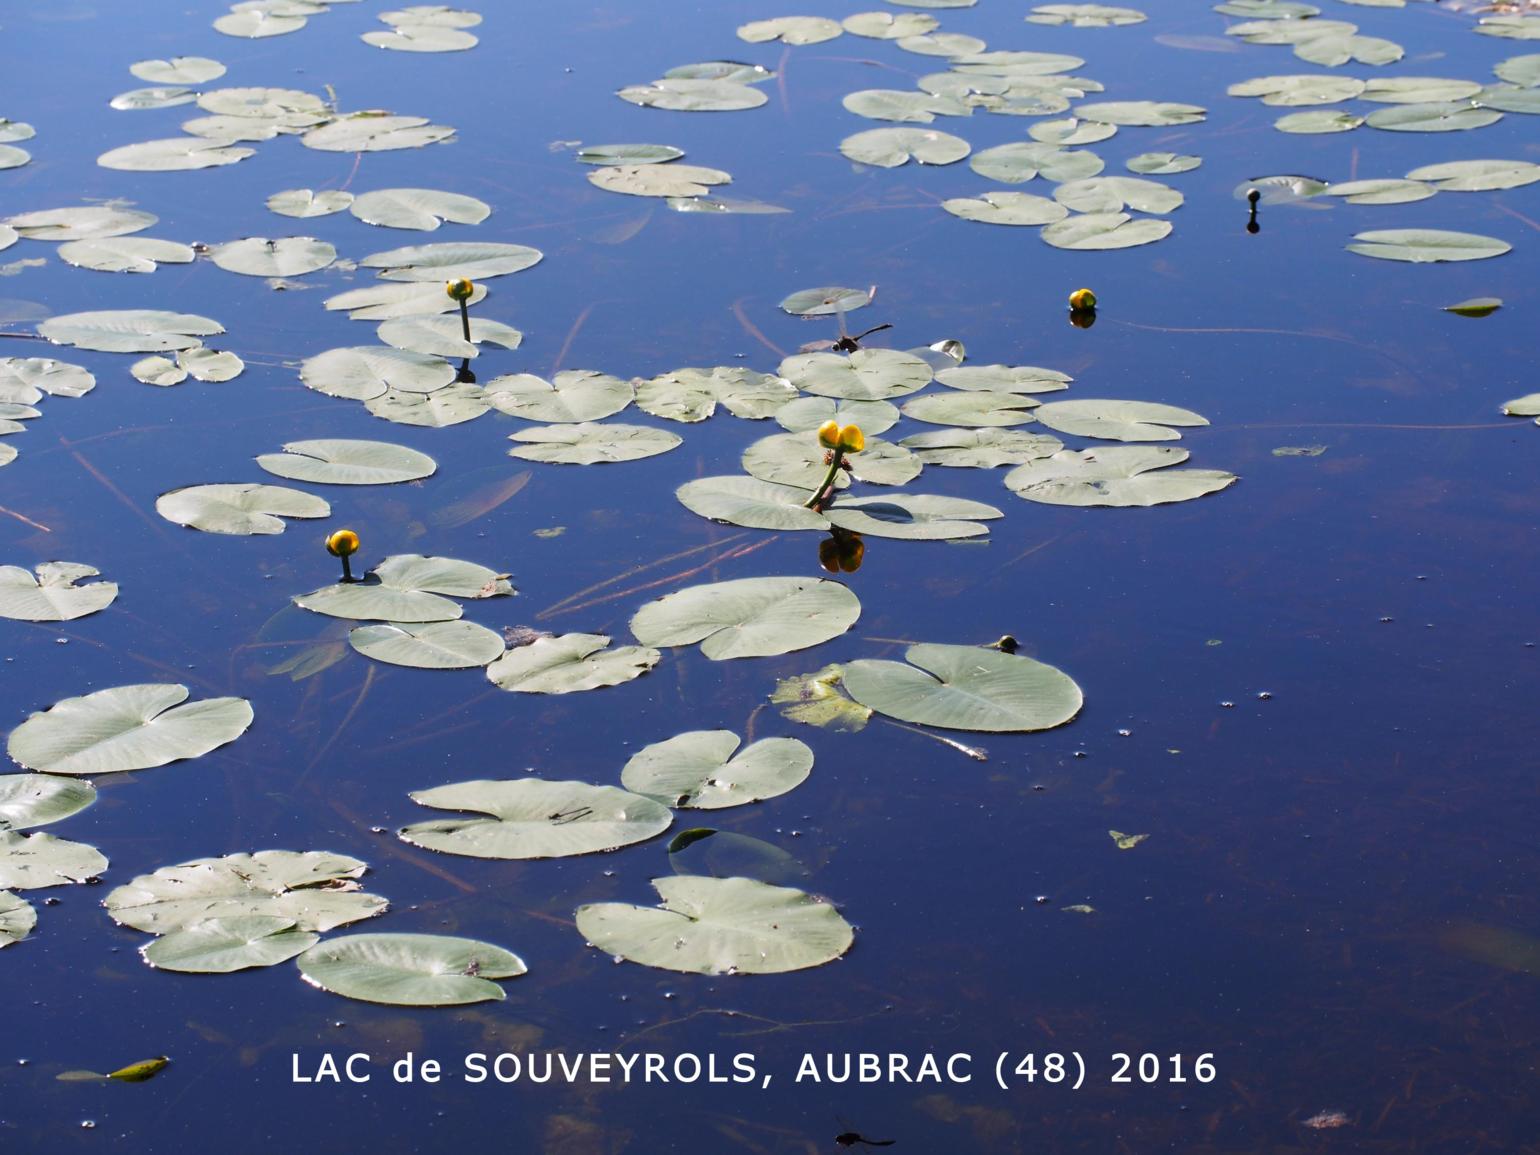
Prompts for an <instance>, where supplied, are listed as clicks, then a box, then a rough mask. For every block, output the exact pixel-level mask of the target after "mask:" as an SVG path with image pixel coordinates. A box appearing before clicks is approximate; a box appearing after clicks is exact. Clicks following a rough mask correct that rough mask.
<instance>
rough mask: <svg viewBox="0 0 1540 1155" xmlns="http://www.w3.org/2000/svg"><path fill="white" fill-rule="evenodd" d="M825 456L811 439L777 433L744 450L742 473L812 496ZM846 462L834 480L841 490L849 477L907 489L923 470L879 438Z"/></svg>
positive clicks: (910, 456) (825, 472)
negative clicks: (787, 486) (846, 469)
mask: <svg viewBox="0 0 1540 1155" xmlns="http://www.w3.org/2000/svg"><path fill="white" fill-rule="evenodd" d="M863 428H864V427H863ZM825 456H826V451H825V449H824V448H823V446H821V445H820V444H819V443H818V440H817V438H815V437H810V436H809V435H808V434H806V433H777V434H772V435H771V436H769V437H762V438H760V439H759V440H758V441H756V442H754V444H752V445H750V446H749V447H748V448H747V449H745V450H744V451H743V457H742V463H743V469H744V472H746V473H747V474H749V476H751V477H757V478H759V479H760V480H761V481H773V482H776V483H778V484H780V485H791V486H795V487H797V488H799V489H805V490H807V491H808V492H812V491H813V490H814V489H816V488H817V487H818V486H819V485H820V484H821V483H822V482H823V479H824V478H825V477H826V476H827V475H828V472H829V467H828V462H827V461H826V460H825ZM846 460H847V461H848V463H849V465H850V467H851V468H850V470H849V472H848V474H847V473H846V472H845V471H844V470H841V471H840V473H838V474H836V476H835V479H834V483H835V485H836V486H837V487H839V488H841V489H843V488H845V487H846V486H848V485H849V484H850V482H849V478H852V477H853V478H854V479H855V480H857V481H864V482H867V483H869V484H872V485H907V484H909V482H911V481H913V480H914V479H915V478H916V477H918V476H919V475H920V471H921V470H922V469H923V468H924V463H923V462H921V461H920V460H919V459H918V458H916V457H915V456H914V454H912V453H910V452H909V451H908V450H907V449H903V448H901V447H900V446H897V445H894V444H893V443H892V442H891V441H883V440H882V439H881V438H879V437H868V438H867V439H866V448H864V449H862V450H861V452H860V453H859V454H857V455H855V456H854V457H851V458H847V459H846Z"/></svg>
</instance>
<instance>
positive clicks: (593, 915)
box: [575, 875, 854, 975]
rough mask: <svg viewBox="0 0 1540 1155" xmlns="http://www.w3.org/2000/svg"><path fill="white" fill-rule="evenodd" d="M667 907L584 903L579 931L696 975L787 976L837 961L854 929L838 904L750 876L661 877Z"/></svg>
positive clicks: (608, 946)
mask: <svg viewBox="0 0 1540 1155" xmlns="http://www.w3.org/2000/svg"><path fill="white" fill-rule="evenodd" d="M652 885H653V888H654V889H655V890H656V891H657V892H658V894H659V896H661V898H662V899H663V902H662V905H661V906H633V905H632V904H630V903H623V902H600V903H590V904H588V905H586V906H580V907H578V909H577V913H576V915H575V918H576V920H577V928H578V932H579V933H580V934H582V936H583V937H584V939H586V940H587V941H588V943H589V944H590V945H591V946H593V947H596V948H597V949H599V950H601V951H603V952H604V953H605V954H608V955H614V956H616V957H619V958H624V959H627V960H628V961H630V962H635V963H641V964H642V965H643V966H652V967H660V968H662V969H664V970H671V971H685V972H687V973H693V974H706V975H723V974H781V973H783V972H786V971H794V970H803V969H805V968H807V967H815V966H821V965H823V964H824V963H827V962H833V961H834V960H835V959H837V958H839V957H840V955H842V954H844V953H845V952H846V951H847V950H849V949H850V945H851V943H852V942H853V941H854V931H852V929H851V926H850V924H849V923H848V922H846V921H845V920H844V919H843V918H841V917H840V915H839V912H838V911H836V910H835V909H834V907H833V906H832V905H830V904H829V903H827V902H823V901H821V900H819V899H817V898H814V897H813V896H812V895H810V894H807V893H806V892H805V891H801V890H797V889H796V888H794V887H781V886H771V885H770V884H768V883H764V882H756V881H754V880H753V879H748V878H706V877H702V876H699V875H676V876H674V877H672V878H655V879H653V882H652Z"/></svg>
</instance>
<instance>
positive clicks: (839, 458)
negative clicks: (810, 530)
mask: <svg viewBox="0 0 1540 1155" xmlns="http://www.w3.org/2000/svg"><path fill="white" fill-rule="evenodd" d="M832 452H833V454H834V460H833V461H831V462H830V463H829V472H828V473H826V474H825V475H824V479H823V481H822V482H820V483H819V486H818V488H817V489H815V490H814V491H813V496H812V497H810V498H808V499H807V500H806V501H804V502H803V503H802V507H803V508H804V509H817V508H818V507H819V506H820V505H822V504H823V503H824V501H825V500H827V498H828V497H829V496H830V495H832V494H833V492H834V479H835V478H837V477H838V476H839V472H840V466H841V465H843V464H844V463H845V455H844V454H843V453H841V452H840V451H839V450H838V449H835V450H833V451H832Z"/></svg>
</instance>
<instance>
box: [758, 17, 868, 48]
mask: <svg viewBox="0 0 1540 1155" xmlns="http://www.w3.org/2000/svg"><path fill="white" fill-rule="evenodd" d="M842 31H844V29H842V28H841V27H840V25H839V22H838V21H836V20H830V19H828V18H827V17H823V16H781V17H778V18H776V19H774V20H755V21H753V22H752V23H749V24H744V25H740V26H739V28H738V39H739V40H747V41H748V42H749V43H750V44H763V43H765V42H766V41H767V40H779V41H780V42H781V43H783V44H822V43H823V42H824V41H825V40H833V39H834V38H835V37H836V36H838V35H839V34H840V33H841V32H842Z"/></svg>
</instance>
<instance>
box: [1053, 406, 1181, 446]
mask: <svg viewBox="0 0 1540 1155" xmlns="http://www.w3.org/2000/svg"><path fill="white" fill-rule="evenodd" d="M1035 415H1036V417H1037V419H1038V420H1039V421H1041V422H1042V423H1043V424H1044V425H1046V426H1048V428H1049V429H1053V430H1056V431H1057V432H1059V433H1072V434H1074V435H1075V436H1077V437H1100V438H1103V439H1105V440H1108V441H1178V440H1180V439H1181V436H1182V435H1181V434H1180V433H1178V432H1177V431H1176V430H1175V429H1170V428H1167V427H1168V426H1171V425H1176V426H1195V425H1207V424H1208V419H1207V418H1206V417H1203V416H1201V415H1199V414H1197V413H1194V412H1193V411H1192V410H1191V409H1179V408H1177V407H1176V406H1175V405H1160V404H1157V403H1156V402H1153V401H1111V400H1103V399H1100V398H1096V399H1092V398H1086V399H1084V400H1075V401H1054V402H1050V403H1049V404H1047V405H1044V406H1042V407H1040V408H1039V409H1038V410H1037V411H1036V414H1035Z"/></svg>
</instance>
